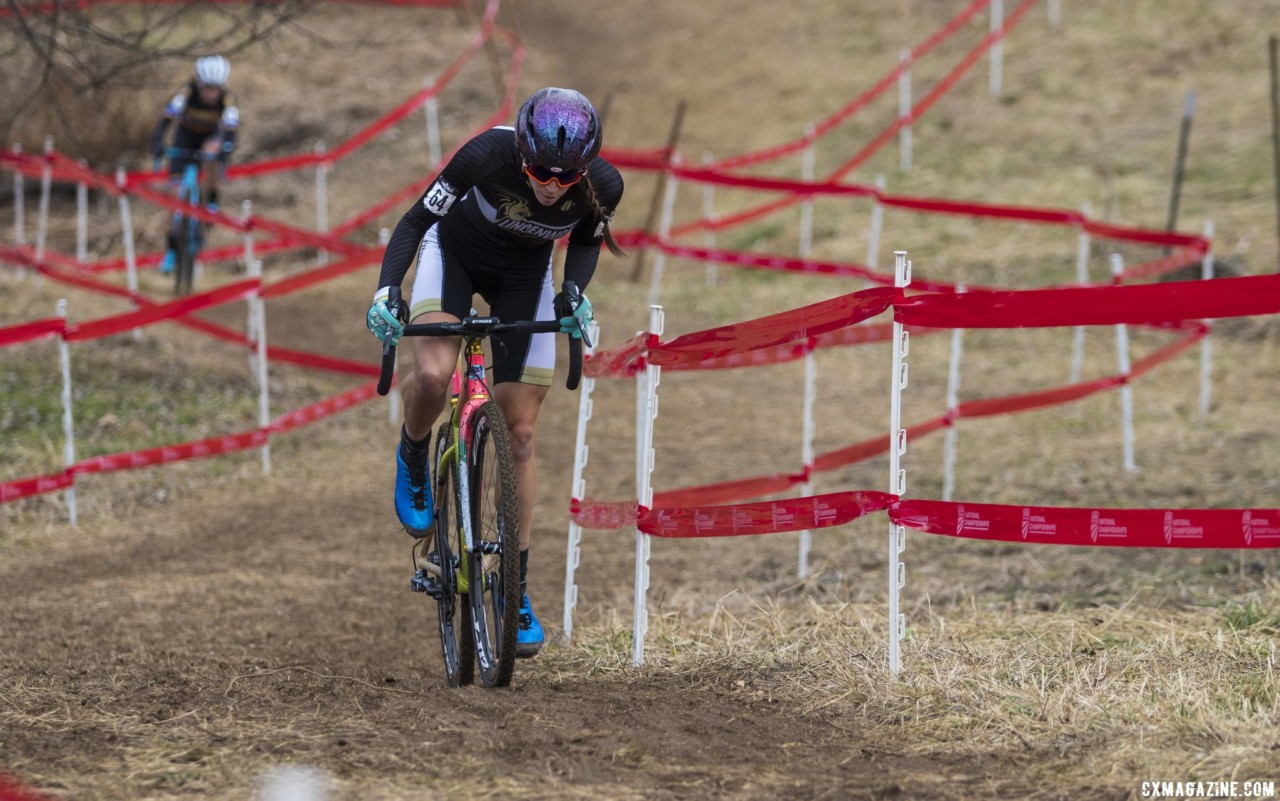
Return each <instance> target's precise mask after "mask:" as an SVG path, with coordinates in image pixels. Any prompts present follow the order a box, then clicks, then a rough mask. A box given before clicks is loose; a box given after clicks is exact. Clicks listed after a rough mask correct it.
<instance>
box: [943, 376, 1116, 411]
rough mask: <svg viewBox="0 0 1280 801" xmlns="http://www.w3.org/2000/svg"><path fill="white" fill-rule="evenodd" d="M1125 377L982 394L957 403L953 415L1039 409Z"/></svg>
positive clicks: (1072, 398) (1078, 396)
mask: <svg viewBox="0 0 1280 801" xmlns="http://www.w3.org/2000/svg"><path fill="white" fill-rule="evenodd" d="M1123 383H1124V379H1122V378H1120V377H1118V376H1109V377H1107V378H1099V379H1097V380H1096V381H1084V382H1081V383H1077V384H1070V385H1068V386H1065V387H1054V388H1053V389H1046V390H1042V391H1040V392H1028V393H1025V394H1023V395H1005V396H1003V397H999V398H983V399H981V400H971V401H965V402H963V403H960V404H958V405H957V406H956V410H955V416H956V417H991V416H994V415H998V414H1007V413H1009V412H1025V411H1027V410H1029V409H1041V408H1044V407H1046V406H1056V405H1058V404H1060V403H1069V402H1070V401H1074V400H1079V399H1081V398H1085V397H1088V396H1089V395H1092V394H1094V393H1095V392H1101V391H1103V390H1104V389H1111V388H1112V387H1118V386H1120V385H1121V384H1123Z"/></svg>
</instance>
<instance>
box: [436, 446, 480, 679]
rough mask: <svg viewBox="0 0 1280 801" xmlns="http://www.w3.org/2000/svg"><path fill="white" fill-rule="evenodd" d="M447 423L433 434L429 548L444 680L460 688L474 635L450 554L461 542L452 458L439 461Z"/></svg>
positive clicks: (468, 671)
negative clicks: (434, 566) (434, 565)
mask: <svg viewBox="0 0 1280 801" xmlns="http://www.w3.org/2000/svg"><path fill="white" fill-rule="evenodd" d="M450 433H451V429H450V426H449V423H448V422H445V423H443V424H442V425H441V426H440V430H439V431H438V432H437V433H436V454H435V459H434V461H433V462H432V464H434V465H435V466H436V475H435V487H434V491H435V505H436V506H435V515H436V530H435V535H434V537H433V544H432V550H433V551H434V553H435V554H436V556H437V558H438V559H439V562H440V573H441V576H440V584H441V587H442V589H443V590H444V592H443V595H442V597H440V598H437V599H436V619H437V623H438V626H439V629H440V650H441V654H442V656H443V657H444V672H445V679H446V680H447V681H448V683H449V686H450V687H462V686H464V685H467V684H470V683H471V682H472V680H473V679H474V678H475V670H476V653H475V636H474V634H473V633H472V630H471V628H472V627H471V602H470V600H469V599H468V597H467V596H466V595H465V594H460V593H459V592H458V578H457V573H456V571H454V569H453V560H454V556H455V555H456V554H457V553H459V552H460V551H461V547H460V545H461V543H459V542H458V541H457V540H456V539H455V537H457V535H458V532H459V531H460V530H461V528H460V526H459V525H458V521H457V519H456V518H455V517H454V516H453V515H454V514H456V510H457V499H456V498H455V497H454V484H455V483H456V481H455V480H454V470H455V469H457V468H456V461H455V460H453V459H451V460H450V461H449V463H448V464H445V463H444V462H443V457H444V454H445V451H447V450H448V449H449V447H450V446H451V445H452V437H451V436H450Z"/></svg>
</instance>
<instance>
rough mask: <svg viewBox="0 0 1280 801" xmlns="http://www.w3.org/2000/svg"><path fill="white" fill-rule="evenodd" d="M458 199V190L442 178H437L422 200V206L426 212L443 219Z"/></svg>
mask: <svg viewBox="0 0 1280 801" xmlns="http://www.w3.org/2000/svg"><path fill="white" fill-rule="evenodd" d="M457 199H458V190H457V189H456V188H454V186H453V184H450V183H449V182H448V181H446V180H445V179H443V178H437V179H436V180H435V183H433V184H431V188H430V189H428V190H427V194H426V195H424V196H423V198H422V205H423V206H424V207H425V208H426V210H427V211H429V212H431V213H432V214H435V215H437V216H439V217H443V216H444V215H445V214H446V213H447V212H448V211H449V209H450V208H451V207H452V206H453V203H454V201H456V200H457Z"/></svg>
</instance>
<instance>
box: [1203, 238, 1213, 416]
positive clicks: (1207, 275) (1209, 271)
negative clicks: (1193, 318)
mask: <svg viewBox="0 0 1280 801" xmlns="http://www.w3.org/2000/svg"><path fill="white" fill-rule="evenodd" d="M1204 238H1205V239H1207V240H1208V241H1209V250H1206V251H1205V252H1204V258H1203V259H1202V260H1201V261H1200V278H1201V279H1202V280H1204V281H1212V280H1213V220H1208V221H1206V222H1205V224H1204ZM1203 322H1204V324H1205V325H1206V326H1209V325H1210V322H1209V320H1208V319H1205V320H1203ZM1210 330H1212V329H1210ZM1212 353H1213V346H1212V343H1210V342H1209V335H1208V334H1207V333H1206V334H1205V337H1204V339H1202V340H1200V416H1201V417H1205V416H1207V415H1208V414H1209V391H1210V384H1209V373H1210V371H1211V370H1212V369H1213V364H1212V362H1213V355H1212Z"/></svg>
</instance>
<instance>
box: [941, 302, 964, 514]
mask: <svg viewBox="0 0 1280 801" xmlns="http://www.w3.org/2000/svg"><path fill="white" fill-rule="evenodd" d="M956 292H964V284H957V285H956ZM963 355H964V329H963V328H953V329H951V363H950V364H949V365H948V366H947V414H949V415H950V416H951V424H950V425H949V426H947V435H946V439H945V443H944V446H943V451H942V500H944V501H950V500H951V497H952V495H954V494H955V491H956V443H957V442H958V440H959V439H960V431H959V426H960V421H959V418H958V417H957V416H956V409H957V408H958V407H959V406H960V357H961V356H963Z"/></svg>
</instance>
